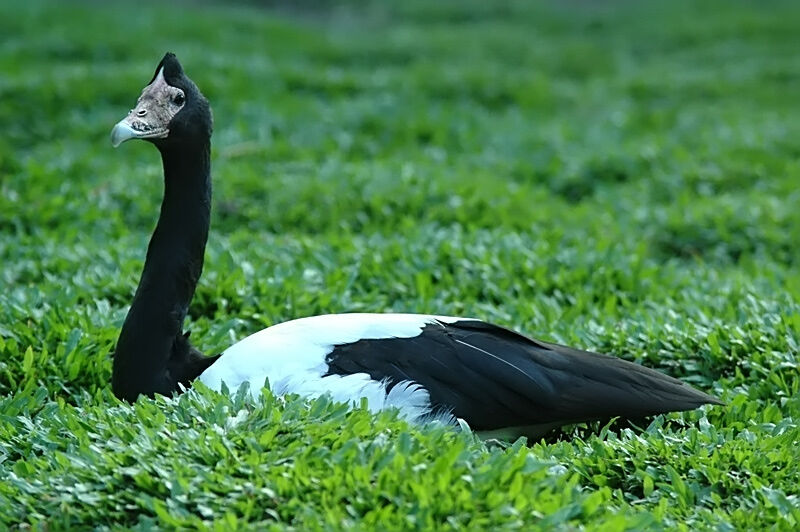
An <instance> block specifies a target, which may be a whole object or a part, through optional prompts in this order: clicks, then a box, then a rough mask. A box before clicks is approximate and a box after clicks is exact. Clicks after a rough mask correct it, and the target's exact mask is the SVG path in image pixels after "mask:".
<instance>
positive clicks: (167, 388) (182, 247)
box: [112, 143, 211, 400]
mask: <svg viewBox="0 0 800 532" xmlns="http://www.w3.org/2000/svg"><path fill="white" fill-rule="evenodd" d="M161 157H162V160H163V164H164V200H163V202H162V204H161V215H160V216H159V219H158V224H157V225H156V229H155V231H154V232H153V236H152V238H151V239H150V245H149V246H148V248H147V258H146V260H145V264H144V270H143V271H142V277H141V279H140V281H139V287H138V288H137V289H136V295H135V296H134V298H133V303H132V304H131V309H130V311H129V312H128V316H127V317H126V318H125V323H124V325H123V326H122V331H121V332H120V336H119V340H118V342H117V349H116V353H115V355H114V372H113V373H114V374H113V380H112V385H113V389H114V393H115V394H116V395H117V396H118V397H121V398H124V399H128V400H134V399H135V398H136V397H137V396H138V395H139V394H144V395H153V394H154V393H161V394H169V393H171V392H173V391H175V389H176V388H177V380H178V379H176V376H175V375H170V370H169V363H170V358H171V357H172V356H173V351H174V350H175V345H176V342H178V343H180V342H179V339H182V334H181V331H182V327H183V321H184V318H185V317H186V312H187V310H188V308H189V303H190V302H191V300H192V296H193V295H194V290H195V287H196V286H197V281H198V280H199V279H200V274H201V272H202V270H203V255H204V252H205V246H206V240H207V239H208V227H209V221H210V215H211V157H210V145H209V143H205V145H202V146H196V145H195V146H192V148H191V149H186V148H183V147H181V148H175V147H172V148H171V149H168V148H165V149H162V150H161ZM184 344H186V345H188V343H187V342H183V344H181V345H184Z"/></svg>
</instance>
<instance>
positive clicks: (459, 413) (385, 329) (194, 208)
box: [112, 54, 719, 436]
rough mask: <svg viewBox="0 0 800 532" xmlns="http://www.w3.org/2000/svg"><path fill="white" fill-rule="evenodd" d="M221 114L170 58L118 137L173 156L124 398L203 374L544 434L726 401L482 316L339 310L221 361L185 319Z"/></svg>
mask: <svg viewBox="0 0 800 532" xmlns="http://www.w3.org/2000/svg"><path fill="white" fill-rule="evenodd" d="M210 137H211V114H210V109H209V107H208V103H207V102H206V100H205V98H204V97H203V96H202V94H201V93H200V91H199V90H198V89H197V87H196V86H195V85H194V83H193V82H192V81H191V80H189V79H188V78H187V77H186V76H185V74H184V73H183V69H182V68H181V66H180V64H179V63H178V61H177V59H176V58H175V56H174V55H172V54H167V55H166V56H165V57H164V59H163V60H162V61H161V63H160V64H159V66H158V68H157V69H156V74H155V75H154V77H153V80H152V81H151V83H150V84H149V85H148V86H147V87H145V89H144V91H143V93H142V96H141V97H140V99H139V101H138V102H137V106H136V108H134V109H133V110H132V111H131V112H130V114H129V115H128V116H127V117H126V118H125V119H124V120H122V121H121V122H120V123H119V124H117V126H115V128H114V130H113V131H112V142H113V143H114V144H115V145H118V144H120V143H121V142H123V141H125V140H128V139H131V138H144V139H148V140H150V141H151V142H153V143H154V144H155V145H156V146H157V147H158V149H159V151H160V152H161V156H162V160H163V163H164V181H165V192H164V201H163V203H162V207H161V215H160V217H159V221H158V224H157V226H156V229H155V232H154V234H153V237H152V239H151V241H150V246H149V248H148V252H147V259H146V261H145V267H144V271H143V273H142V277H141V281H140V283H139V287H138V288H137V291H136V295H135V296H134V300H133V303H132V305H131V309H130V311H129V313H128V316H127V317H126V320H125V323H124V325H123V328H122V331H121V332H120V337H119V341H118V343H117V349H116V352H115V358H114V371H113V382H112V385H113V389H114V393H115V394H116V395H117V396H118V397H120V398H123V399H127V400H135V399H136V398H137V397H138V396H139V395H142V394H143V395H153V394H155V393H160V394H171V393H175V392H177V391H179V390H180V389H181V387H188V386H189V385H190V384H191V382H192V381H193V380H195V379H199V380H200V381H202V382H203V383H205V384H206V385H208V386H209V387H211V388H214V389H221V388H222V386H223V384H224V385H225V386H227V387H228V389H231V390H235V389H238V388H239V387H240V386H241V385H242V384H244V383H248V384H249V386H250V390H251V391H253V393H258V392H259V391H260V390H261V388H262V386H263V384H264V382H265V380H269V383H270V386H271V389H272V390H273V392H274V393H277V394H283V393H297V394H301V395H304V396H309V397H316V396H320V395H323V394H328V395H330V396H331V397H332V398H333V399H335V400H339V401H345V402H351V403H360V402H361V400H362V399H366V400H367V404H368V405H369V407H370V408H371V409H373V410H380V409H383V408H397V409H399V411H400V413H401V414H402V415H403V416H404V417H406V418H408V419H410V420H412V421H425V420H430V419H439V420H442V421H445V422H455V421H456V419H457V418H458V419H462V420H464V421H466V422H467V423H468V424H469V425H470V426H471V427H472V428H473V429H475V430H479V431H501V432H502V431H506V432H505V433H504V434H506V435H509V436H514V435H518V434H527V435H539V434H542V433H543V432H546V431H547V430H549V429H550V428H553V427H556V426H559V425H562V424H565V423H571V422H580V421H588V420H593V419H603V418H610V417H614V416H621V417H627V418H638V417H641V416H646V415H653V414H659V413H664V412H670V411H679V410H689V409H693V408H696V407H698V406H700V405H702V404H706V403H711V404H719V401H718V400H717V399H715V398H713V397H711V396H709V395H707V394H705V393H703V392H700V391H698V390H695V389H694V388H692V387H690V386H688V385H686V384H684V383H682V382H681V381H679V380H677V379H673V378H671V377H668V376H666V375H663V374H662V373H659V372H657V371H654V370H651V369H648V368H645V367H643V366H641V365H638V364H633V363H631V362H627V361H624V360H621V359H618V358H614V357H610V356H606V355H599V354H595V353H589V352H585V351H580V350H576V349H572V348H569V347H564V346H559V345H554V344H549V343H546V342H541V341H538V340H534V339H531V338H528V337H525V336H522V335H520V334H518V333H515V332H513V331H511V330H508V329H505V328H502V327H498V326H496V325H492V324H489V323H485V322H483V321H480V320H475V319H469V318H457V317H446V316H428V315H417V314H333V315H325V316H315V317H310V318H302V319H298V320H294V321H289V322H286V323H281V324H279V325H275V326H272V327H269V328H267V329H264V330H263V331H260V332H257V333H255V334H253V335H251V336H249V337H247V338H245V339H244V340H242V341H240V342H238V343H237V344H235V345H233V346H232V347H230V348H228V349H227V350H226V351H225V352H224V353H222V354H221V355H218V356H215V357H205V356H203V355H202V354H201V353H200V352H199V351H197V350H196V349H194V348H193V347H192V346H191V345H190V343H189V340H188V335H187V334H184V333H183V332H182V325H183V321H184V318H185V315H186V312H187V309H188V305H189V303H190V302H191V299H192V296H193V294H194V289H195V286H196V284H197V281H198V279H199V277H200V273H201V271H202V265H203V254H204V249H205V243H206V239H207V237H208V226H209V220H210V208H211V207H210V205H211V204H210V197H211V177H210V176H211V174H210V168H211V164H210Z"/></svg>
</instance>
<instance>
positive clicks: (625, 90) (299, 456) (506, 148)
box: [0, 0, 800, 531]
mask: <svg viewBox="0 0 800 532" xmlns="http://www.w3.org/2000/svg"><path fill="white" fill-rule="evenodd" d="M270 4H274V3H270ZM798 34H800V6H798V5H797V4H796V3H794V2H770V3H768V4H766V5H763V4H762V3H757V2H744V1H735V2H721V1H700V0H698V1H697V2H687V1H676V2H670V3H666V2H626V1H622V0H619V1H611V2H602V3H594V2H579V1H569V2H482V1H478V0H474V1H472V0H470V1H468V2H457V1H455V0H452V1H449V0H448V1H443V2H427V1H423V0H414V1H411V2H396V3H387V2H379V1H375V2H371V1H352V2H348V3H344V4H340V3H333V2H313V1H307V2H301V3H299V4H294V5H293V7H285V6H284V7H278V8H275V7H263V6H261V7H260V6H258V5H256V2H252V3H249V4H248V3H238V4H237V3H227V4H223V3H218V4H217V3H213V2H189V1H186V2H178V3H174V4H166V3H164V4H162V3H158V2H154V1H152V2H151V1H139V2H136V3H121V2H120V3H119V4H115V5H114V6H113V7H107V6H106V7H103V3H101V2H90V1H85V2H80V1H76V2H59V1H57V0H26V1H24V2H22V1H16V0H12V1H10V2H2V3H0V128H1V132H0V265H1V267H0V530H2V529H6V528H9V527H10V528H11V529H19V530H28V529H32V530H49V531H53V530H66V529H76V530H85V529H89V528H97V529H106V530H108V529H114V530H116V529H120V528H122V529H136V530H152V529H154V528H162V529H173V528H176V527H178V528H183V529H212V530H236V529H241V530H265V529H268V528H274V529H278V530H283V529H296V530H335V529H342V528H352V529H357V530H370V529H384V530H385V529H406V528H408V529H434V528H435V529H459V528H468V529H473V530H474V529H484V530H496V529H525V530H534V529H544V530H550V529H563V530H575V529H578V530H583V529H585V530H602V531H615V530H620V531H621V530H633V529H636V530H641V529H662V528H663V529H679V530H704V529H714V530H734V529H742V530H765V529H772V530H796V529H797V528H798V527H800V494H799V493H798V491H799V490H798V486H800V451H798V448H800V447H799V446H800V356H799V355H798V350H799V346H800V251H798V248H797V246H798V243H800V208H798V206H800V97H799V96H798V95H800V53H798V50H800V49H799V48H798ZM168 50H169V51H174V52H176V53H177V54H178V57H179V58H180V59H181V61H182V63H183V65H184V68H185V69H186V71H187V73H188V75H189V76H190V77H192V78H193V79H194V80H195V81H196V82H197V84H198V85H199V86H200V87H201V89H202V90H203V91H204V93H205V94H206V96H207V97H208V98H209V100H210V101H211V104H212V107H213V110H214V117H215V133H214V137H213V139H212V141H213V146H214V149H213V164H214V170H213V174H214V186H215V191H214V193H215V196H214V203H213V220H212V231H211V236H210V241H209V244H208V248H207V252H206V264H205V273H204V276H203V278H202V280H201V281H200V284H199V287H198V290H197V294H196V297H195V300H194V302H193V304H192V307H191V309H190V315H189V319H188V320H187V321H188V323H187V327H188V328H190V329H191V331H192V339H193V341H194V343H195V345H197V346H198V347H199V348H200V349H201V350H203V351H204V352H206V353H209V354H211V353H218V352H220V351H222V350H223V349H225V347H226V346H228V345H230V344H232V343H233V342H234V341H236V340H238V339H240V338H243V337H244V336H246V335H247V334H249V333H251V332H254V331H257V330H259V329H261V328H263V327H266V326H268V325H271V324H274V323H278V322H281V321H285V320H289V319H292V318H297V317H302V316H308V315H313V314H319V313H328V312H350V311H375V312H382V311H387V312H388V311H398V312H399V311H405V312H424V313H437V314H452V315H468V316H474V317H479V318H483V319H486V320H489V321H493V322H496V323H498V324H502V325H505V326H509V327H512V328H515V329H517V330H520V331H523V332H525V333H528V334H531V335H534V336H537V337H539V338H542V339H544V340H550V341H556V342H559V343H566V344H569V345H574V346H576V347H582V348H587V349H593V350H597V351H601V352H607V353H610V354H613V355H616V356H619V357H623V358H626V359H629V360H633V361H636V362H640V363H643V364H646V365H649V366H652V367H655V368H657V369H660V370H661V371H663V372H665V373H668V374H670V375H673V376H675V377H678V378H681V379H683V380H684V381H686V382H688V383H691V384H692V385H694V386H697V387H698V388H700V389H703V390H706V391H708V392H709V393H712V394H715V395H717V396H718V397H720V398H721V399H723V400H724V401H725V402H726V403H727V404H726V406H722V407H704V408H701V409H699V410H696V411H692V412H687V413H682V414H670V415H666V416H659V417H657V418H654V419H651V420H645V421H644V422H641V421H639V422H636V423H634V424H629V423H623V422H615V423H612V424H609V425H605V426H604V425H601V424H598V423H595V424H589V425H578V426H571V427H566V428H565V429H564V431H563V432H561V433H559V434H555V435H553V436H551V437H549V438H547V439H545V440H542V441H529V442H525V441H518V442H516V443H514V444H513V445H510V446H503V445H495V444H486V443H483V442H481V441H480V440H479V439H477V438H476V437H475V436H474V435H473V434H471V433H470V432H468V431H463V432H456V431H452V430H446V429H444V428H441V427H439V428H437V427H433V428H425V427H417V426H409V425H407V424H406V423H404V422H402V421H400V420H398V419H396V417H395V416H394V415H393V414H392V413H385V414H382V415H379V416H373V415H370V414H369V413H368V412H367V410H366V409H365V408H360V409H356V410H355V411H348V410H347V409H346V408H345V407H344V406H342V405H339V404H334V403H331V402H329V401H326V400H325V399H324V398H323V399H320V400H317V401H306V400H303V399H302V398H298V397H286V398H278V397H273V396H272V395H270V394H269V393H267V394H266V396H265V398H264V399H263V401H260V402H257V403H252V402H248V401H245V400H244V399H243V396H241V395H234V396H231V397H229V396H221V395H218V394H216V393H214V392H212V391H210V390H207V389H202V388H197V389H196V391H195V392H193V393H191V394H185V395H183V396H180V397H176V398H170V399H166V398H159V399H156V400H140V401H138V402H137V403H136V404H134V405H129V404H127V403H121V402H119V401H117V400H116V399H115V398H114V397H113V396H112V394H111V393H110V390H109V387H110V385H109V383H110V375H111V356H112V353H113V349H114V344H115V341H116V336H117V334H118V331H119V327H120V325H121V322H122V320H123V318H124V316H125V313H126V310H127V305H128V304H129V303H130V300H131V298H132V295H133V292H134V289H135V287H136V283H137V282H138V276H139V273H140V269H141V266H142V261H143V258H144V253H145V249H146V245H147V241H148V238H149V235H150V232H151V231H152V228H153V226H154V223H155V220H156V217H157V215H158V208H159V204H160V201H161V193H162V186H163V184H162V181H161V176H162V171H161V165H160V160H159V157H158V153H157V151H156V150H154V149H153V147H152V146H149V145H147V143H144V142H131V143H127V144H125V145H123V146H122V147H120V148H119V149H117V150H113V149H112V148H111V146H110V142H109V138H108V137H109V131H110V129H111V127H112V126H113V124H114V123H115V122H116V121H118V120H119V119H120V118H122V117H123V116H124V115H125V113H126V112H127V111H128V109H129V108H130V107H131V106H132V105H133V103H134V102H135V100H136V98H137V96H138V95H139V91H140V90H141V88H142V87H143V86H144V85H145V84H146V83H147V82H148V80H149V79H150V76H151V75H152V72H153V69H154V68H155V65H156V64H157V63H158V61H159V60H160V58H161V57H162V55H163V54H164V52H165V51H168Z"/></svg>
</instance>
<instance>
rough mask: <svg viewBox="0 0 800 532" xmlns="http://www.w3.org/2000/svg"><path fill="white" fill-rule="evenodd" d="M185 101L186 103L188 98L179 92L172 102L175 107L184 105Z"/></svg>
mask: <svg viewBox="0 0 800 532" xmlns="http://www.w3.org/2000/svg"><path fill="white" fill-rule="evenodd" d="M184 101H186V98H185V97H184V96H183V93H182V92H179V93H178V94H176V95H175V96H173V97H172V102H173V103H174V104H175V105H183V102H184Z"/></svg>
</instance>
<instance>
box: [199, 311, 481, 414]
mask: <svg viewBox="0 0 800 532" xmlns="http://www.w3.org/2000/svg"><path fill="white" fill-rule="evenodd" d="M465 319H466V318H455V317H449V316H429V315H422V314H327V315H323V316H313V317H309V318H301V319H298V320H293V321H288V322H285V323H281V324H278V325H274V326H272V327H269V328H267V329H264V330H262V331H259V332H257V333H255V334H252V335H250V336H248V337H247V338H245V339H244V340H242V341H240V342H238V343H236V344H234V345H233V346H231V347H230V348H228V349H227V350H226V351H225V352H224V353H223V354H222V356H221V357H220V358H219V359H218V360H217V361H216V362H215V363H214V364H212V365H211V366H210V367H209V368H208V369H206V371H204V372H203V373H202V374H201V375H200V377H199V379H200V381H201V382H203V384H205V385H207V386H209V387H210V388H213V389H216V390H219V389H221V387H222V383H223V382H224V383H225V384H226V385H227V387H228V389H229V390H231V391H234V390H237V389H238V388H239V387H240V386H241V385H242V384H244V383H245V382H247V383H249V385H250V390H251V392H252V393H253V394H254V395H257V394H259V393H260V391H261V388H262V387H263V386H264V382H265V380H266V379H269V384H270V389H271V390H272V392H273V393H275V394H278V395H280V394H285V393H296V394H299V395H304V396H308V397H318V396H320V395H323V394H330V396H331V397H332V398H333V399H334V400H336V401H342V402H351V403H354V404H358V403H360V401H361V399H362V398H366V399H367V402H368V405H369V408H370V410H373V411H378V410H381V409H383V408H387V407H396V408H399V409H400V412H401V414H402V415H403V416H404V417H406V418H408V419H411V420H418V419H420V418H423V417H425V416H427V415H429V414H430V400H429V397H428V392H427V390H425V389H424V388H422V387H420V386H419V385H418V384H416V383H413V382H403V383H399V384H398V385H396V386H395V387H394V388H392V390H391V391H390V393H389V394H388V395H387V393H386V384H385V383H384V382H379V381H375V380H373V379H372V378H371V377H370V376H369V375H368V374H366V373H355V374H351V375H345V376H339V375H330V376H327V377H324V376H323V375H325V373H326V372H327V370H328V365H327V364H326V362H325V357H326V355H328V354H329V353H330V352H331V351H332V350H333V348H334V346H336V345H338V344H347V343H353V342H357V341H358V340H367V339H369V340H375V339H382V338H413V337H415V336H418V335H419V334H420V333H421V332H422V329H423V327H425V326H426V325H431V324H437V323H438V324H439V325H441V323H452V322H455V321H461V320H465Z"/></svg>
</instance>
